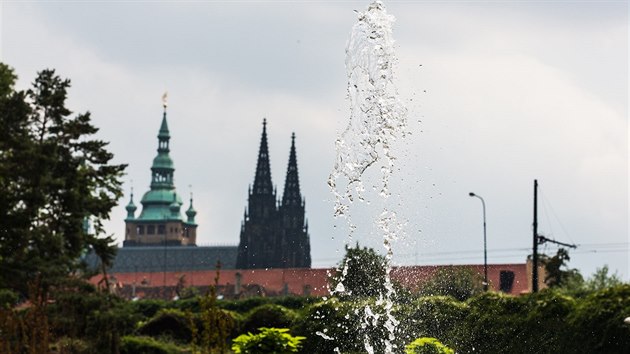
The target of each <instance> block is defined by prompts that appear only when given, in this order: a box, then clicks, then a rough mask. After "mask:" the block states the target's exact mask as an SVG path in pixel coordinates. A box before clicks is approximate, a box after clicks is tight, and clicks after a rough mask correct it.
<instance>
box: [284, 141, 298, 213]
mask: <svg viewBox="0 0 630 354" xmlns="http://www.w3.org/2000/svg"><path fill="white" fill-rule="evenodd" d="M301 204H302V195H301V194H300V180H299V176H298V166H297V156H296V153H295V133H293V134H291V151H290V153H289V164H288V166H287V176H286V179H285V182H284V193H283V194H282V205H283V206H300V205H301Z"/></svg>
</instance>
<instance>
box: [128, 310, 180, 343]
mask: <svg viewBox="0 0 630 354" xmlns="http://www.w3.org/2000/svg"><path fill="white" fill-rule="evenodd" d="M137 332H138V334H140V335H143V336H150V337H168V338H170V339H173V340H176V341H179V342H185V343H188V342H190V341H191V340H192V334H191V330H190V325H189V319H188V318H187V316H186V315H185V314H184V313H183V312H181V311H179V310H173V309H162V310H160V311H159V312H158V313H157V314H156V315H155V316H154V317H153V318H151V319H150V320H149V321H147V322H146V323H144V324H143V325H142V326H140V328H138V331H137Z"/></svg>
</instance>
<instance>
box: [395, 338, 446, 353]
mask: <svg viewBox="0 0 630 354" xmlns="http://www.w3.org/2000/svg"><path fill="white" fill-rule="evenodd" d="M405 354H455V351H453V349H451V348H449V347H447V346H445V345H444V344H442V343H440V341H439V340H437V339H436V338H430V337H422V338H418V339H416V340H414V341H413V342H411V343H410V344H408V345H407V346H406V347H405Z"/></svg>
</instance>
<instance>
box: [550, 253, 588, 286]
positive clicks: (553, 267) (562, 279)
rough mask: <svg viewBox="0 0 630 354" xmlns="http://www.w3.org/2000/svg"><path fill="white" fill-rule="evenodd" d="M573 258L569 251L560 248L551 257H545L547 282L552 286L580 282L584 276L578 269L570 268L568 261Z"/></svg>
mask: <svg viewBox="0 0 630 354" xmlns="http://www.w3.org/2000/svg"><path fill="white" fill-rule="evenodd" d="M570 260H571V257H570V256H569V251H567V250H566V249H564V248H559V249H558V251H557V253H556V254H555V255H554V256H553V257H551V258H548V257H543V258H542V261H543V264H544V265H545V272H546V273H547V276H546V277H545V284H547V286H548V287H550V288H557V287H561V286H563V285H565V284H568V283H571V282H576V281H577V282H579V281H580V280H581V278H582V276H581V275H580V273H579V272H578V270H577V269H569V267H568V262H569V261H570Z"/></svg>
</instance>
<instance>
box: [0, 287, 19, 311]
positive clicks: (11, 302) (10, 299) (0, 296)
mask: <svg viewBox="0 0 630 354" xmlns="http://www.w3.org/2000/svg"><path fill="white" fill-rule="evenodd" d="M18 300H19V296H18V294H17V293H15V292H13V291H11V290H9V289H0V309H9V308H12V307H13V306H15V304H17V302H18Z"/></svg>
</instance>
